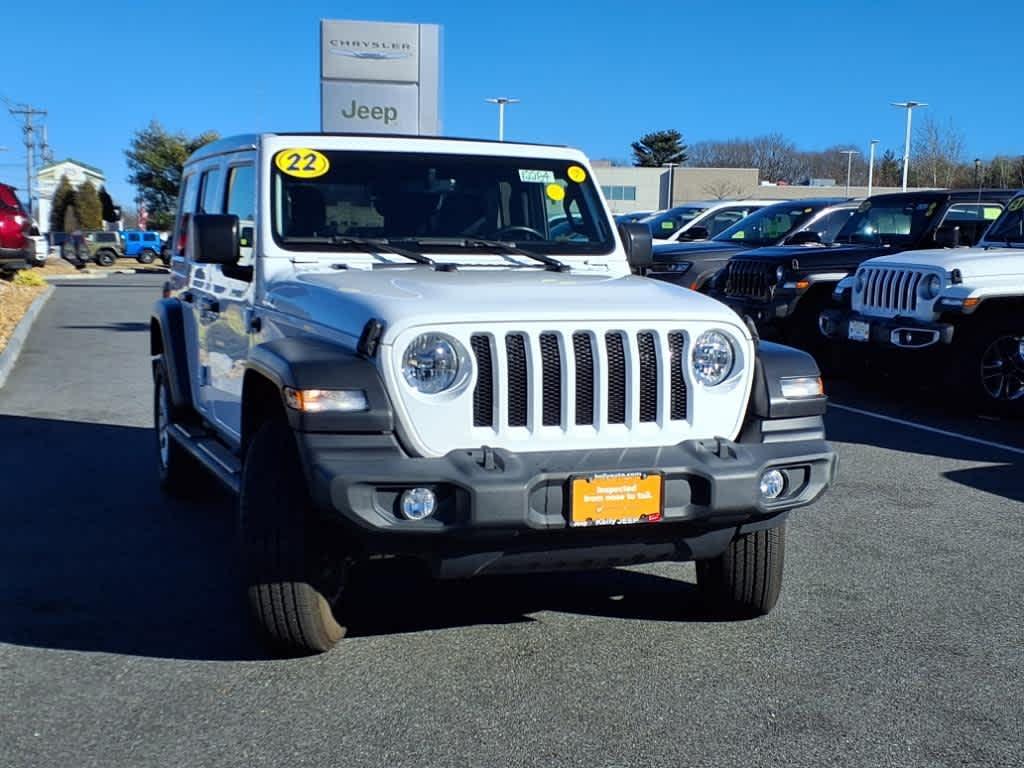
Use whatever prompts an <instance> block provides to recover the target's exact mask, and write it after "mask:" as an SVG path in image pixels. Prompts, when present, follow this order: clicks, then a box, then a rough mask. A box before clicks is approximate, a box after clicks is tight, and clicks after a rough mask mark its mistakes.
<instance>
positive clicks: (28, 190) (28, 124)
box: [7, 104, 46, 216]
mask: <svg viewBox="0 0 1024 768" xmlns="http://www.w3.org/2000/svg"><path fill="white" fill-rule="evenodd" d="M7 111H8V112H10V113H11V115H12V116H14V118H15V119H17V118H18V117H19V116H20V117H24V118H25V125H24V127H22V131H24V133H25V197H26V198H27V200H28V213H29V216H32V215H33V209H32V165H33V162H32V161H33V160H34V155H35V146H36V140H35V131H36V128H35V126H34V125H32V118H34V117H46V110H45V109H36V108H35V107H32V106H29V105H28V104H17V105H12V106H10V107H8V110H7Z"/></svg>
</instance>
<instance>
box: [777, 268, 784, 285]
mask: <svg viewBox="0 0 1024 768" xmlns="http://www.w3.org/2000/svg"><path fill="white" fill-rule="evenodd" d="M785 277H786V268H785V267H783V266H779V267H778V268H777V269H776V270H775V282H776V283H781V282H782V281H783V280H784V279H785Z"/></svg>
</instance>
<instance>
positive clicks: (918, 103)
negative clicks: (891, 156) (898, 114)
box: [892, 101, 928, 192]
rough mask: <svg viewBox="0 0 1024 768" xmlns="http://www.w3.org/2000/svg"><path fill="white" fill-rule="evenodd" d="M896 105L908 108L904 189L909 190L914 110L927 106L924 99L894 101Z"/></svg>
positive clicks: (904, 151) (904, 148)
mask: <svg viewBox="0 0 1024 768" xmlns="http://www.w3.org/2000/svg"><path fill="white" fill-rule="evenodd" d="M892 105H893V106H894V107H899V108H900V109H905V110H907V135H906V138H905V140H904V142H903V191H904V192H906V191H907V175H908V173H909V172H910V122H911V116H912V115H913V114H914V110H915V109H917V108H918V107H927V106H928V105H927V104H925V103H924V102H923V101H894V102H892Z"/></svg>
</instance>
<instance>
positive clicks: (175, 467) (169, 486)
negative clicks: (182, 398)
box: [153, 359, 211, 499]
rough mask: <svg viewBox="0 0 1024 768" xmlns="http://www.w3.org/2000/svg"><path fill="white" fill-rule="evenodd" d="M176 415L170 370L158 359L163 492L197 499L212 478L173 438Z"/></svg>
mask: <svg viewBox="0 0 1024 768" xmlns="http://www.w3.org/2000/svg"><path fill="white" fill-rule="evenodd" d="M175 415H176V414H175V409H174V405H173V403H172V401H171V393H170V390H169V389H168V387H167V367H166V366H165V365H164V362H163V360H162V359H158V360H157V361H156V362H155V363H154V364H153V426H154V429H155V431H156V458H157V462H156V463H157V474H158V475H159V478H160V489H161V490H162V491H163V492H164V493H166V494H167V495H168V496H174V497H176V498H180V499H188V498H195V497H198V496H201V495H203V494H204V493H205V491H207V490H208V489H209V486H210V479H211V478H210V476H209V475H208V474H207V473H206V470H204V469H203V467H202V466H201V465H200V464H199V462H198V461H196V460H195V459H194V458H193V457H192V456H191V455H190V454H189V453H188V451H186V450H185V449H184V448H182V447H181V446H180V445H179V444H178V443H177V441H175V440H174V438H172V437H171V435H170V431H171V425H172V424H173V423H174V416H175Z"/></svg>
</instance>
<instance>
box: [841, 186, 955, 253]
mask: <svg viewBox="0 0 1024 768" xmlns="http://www.w3.org/2000/svg"><path fill="white" fill-rule="evenodd" d="M941 212H942V203H941V202H940V201H939V200H936V199H935V198H913V199H910V200H907V199H906V198H903V199H900V200H865V201H864V202H863V203H861V205H860V207H859V208H858V209H857V213H855V214H854V215H853V218H851V219H850V220H849V221H848V222H846V225H845V226H844V227H843V228H842V229H841V230H840V231H839V234H838V235H837V236H836V242H837V243H853V244H862V245H910V244H912V243H914V242H916V241H917V240H918V239H919V238H920V237H921V235H922V234H923V233H924V232H925V230H927V229H928V227H929V226H930V225H931V223H932V221H933V219H934V217H935V216H936V215H938V214H940V213H941Z"/></svg>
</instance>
